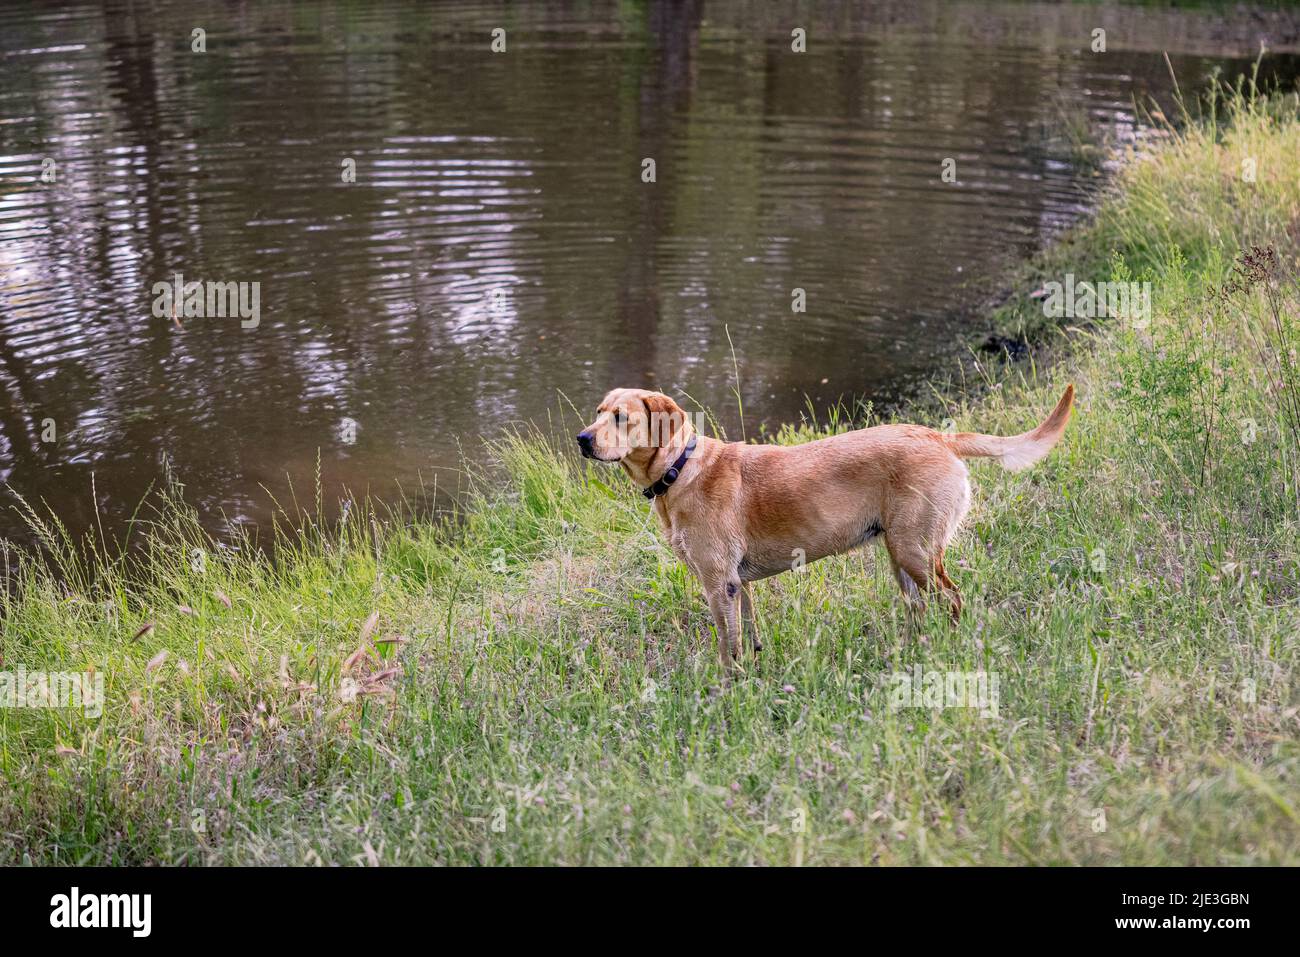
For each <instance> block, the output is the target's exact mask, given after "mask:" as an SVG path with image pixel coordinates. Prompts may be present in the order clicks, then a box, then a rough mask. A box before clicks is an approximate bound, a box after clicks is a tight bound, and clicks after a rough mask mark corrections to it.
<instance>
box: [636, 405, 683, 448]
mask: <svg viewBox="0 0 1300 957" xmlns="http://www.w3.org/2000/svg"><path fill="white" fill-rule="evenodd" d="M641 400H642V401H643V402H644V403H645V408H646V412H647V413H648V414H649V416H650V421H649V423H648V424H649V427H650V444H651V445H652V446H654V447H655V448H662V447H663V446H665V445H667V444H668V442H669V440H670V439H671V438H672V437H673V436H674V435H676V434H677V430H678V429H680V428H681V427H682V420H683V419H684V418H685V416H686V413H685V412H683V411H682V407H681V406H679V405H678V404H677V403H676V402H674V401H673V400H672V399H670V398H668V396H666V395H664V394H663V393H662V392H651V393H650V394H649V395H645V396H642V398H641Z"/></svg>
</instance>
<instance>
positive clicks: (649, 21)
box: [0, 0, 1300, 539]
mask: <svg viewBox="0 0 1300 957" xmlns="http://www.w3.org/2000/svg"><path fill="white" fill-rule="evenodd" d="M810 8H815V11H817V12H809V10H810ZM796 26H797V27H802V28H804V29H805V30H806V31H807V37H808V40H807V44H808V47H807V52H806V53H802V54H796V53H793V52H792V51H791V49H790V44H791V36H790V31H791V29H792V28H793V27H796ZM498 27H500V28H503V29H504V30H505V31H506V34H505V36H506V51H505V52H503V53H494V52H492V50H491V48H490V45H491V31H492V30H493V29H494V28H498ZM1097 27H1102V28H1104V29H1106V31H1107V50H1106V52H1105V53H1104V54H1102V53H1094V52H1092V50H1091V49H1090V44H1091V38H1092V30H1093V29H1094V28H1097ZM195 28H202V29H203V30H204V31H205V42H206V52H202V53H198V52H194V51H193V50H192V31H193V30H194V29H195ZM1261 40H1267V41H1268V42H1269V43H1270V45H1271V46H1272V47H1273V48H1275V49H1279V50H1281V51H1283V52H1282V54H1281V55H1278V56H1274V57H1270V58H1269V59H1268V60H1267V61H1266V66H1267V68H1268V69H1269V70H1274V71H1277V72H1280V73H1281V74H1283V75H1286V76H1294V75H1295V70H1296V66H1295V64H1296V58H1295V57H1294V55H1291V54H1288V53H1287V52H1286V51H1294V50H1296V49H1297V47H1298V46H1300V27H1298V26H1297V18H1296V15H1295V14H1294V13H1289V12H1286V11H1285V10H1282V11H1279V10H1277V9H1274V8H1270V7H1254V8H1252V7H1249V6H1242V5H1236V4H1234V5H1230V6H1227V5H1225V6H1224V7H1223V8H1222V9H1220V8H1218V7H1216V6H1214V5H1209V6H1202V7H1197V8H1194V9H1184V10H1166V9H1162V8H1152V7H1145V6H1135V7H1124V6H1107V5H1096V4H1081V5H1071V4H1061V5H1057V4H1020V3H1005V4H975V3H940V2H929V0H918V2H911V0H908V2H894V3H842V4H841V3H825V4H820V5H808V4H780V3H768V2H752V3H713V2H679V3H654V2H650V3H632V2H618V3H615V2H586V3H574V4H567V3H538V4H501V3H483V2H477V0H467V2H458V3H450V4H433V5H429V4H420V3H402V2H398V3H346V2H294V3H289V2H283V0H269V2H259V3H256V4H233V3H198V2H195V3H188V2H176V3H156V4H155V3H127V2H120V0H119V2H105V3H99V4H67V5H59V4H56V5H51V4H48V3H26V2H17V3H8V4H6V5H5V7H4V8H3V10H2V11H0V480H3V481H5V482H7V483H10V484H11V485H12V486H13V487H14V488H15V489H17V490H18V491H20V492H23V493H25V494H27V495H29V496H32V497H36V498H42V499H44V500H45V501H47V502H48V503H49V504H50V505H51V506H52V507H53V508H54V509H55V510H56V511H57V512H58V513H59V514H60V515H61V516H62V517H63V518H64V519H65V520H66V521H67V522H68V523H69V525H70V526H72V527H73V528H74V529H78V530H81V529H86V528H89V527H91V526H92V525H93V523H94V522H95V521H96V517H95V512H96V506H98V509H99V512H100V521H101V522H102V523H103V525H104V526H105V528H108V529H120V528H121V527H122V524H123V522H124V521H125V520H126V519H127V517H128V516H129V515H130V514H131V512H132V510H133V509H134V507H135V505H136V503H137V502H138V501H139V499H140V497H141V496H142V495H143V494H144V493H145V491H146V489H148V488H149V486H150V485H151V483H156V482H157V481H158V480H159V478H160V476H161V474H162V470H163V462H164V461H168V462H170V464H171V467H172V469H173V470H174V472H175V474H176V475H177V476H178V477H179V478H180V479H181V480H182V481H183V482H184V483H185V485H186V490H187V495H188V497H189V498H190V500H191V501H192V502H194V503H195V504H196V505H197V506H199V507H200V509H201V510H202V513H203V515H204V518H205V520H206V521H207V522H208V523H209V524H210V525H211V526H212V527H213V528H214V529H217V530H221V529H223V528H226V527H228V525H229V523H241V524H245V523H247V524H253V525H259V524H262V523H265V522H266V521H267V520H268V518H269V516H270V515H271V512H272V508H273V505H272V502H273V499H272V495H274V496H276V497H278V498H281V499H284V498H285V497H286V494H287V489H288V486H289V481H290V479H292V481H293V483H294V485H295V486H296V487H297V488H298V489H299V491H300V492H303V491H307V490H309V489H310V487H311V483H312V475H313V473H314V471H315V468H316V462H317V457H318V455H319V459H320V469H321V474H322V477H323V480H324V482H325V488H326V494H327V495H328V496H334V495H337V494H339V493H340V492H341V491H342V489H343V488H345V487H347V488H350V489H352V490H354V491H357V492H362V491H367V490H368V491H370V492H371V493H373V494H376V495H379V496H381V497H391V496H393V495H395V494H397V489H398V487H399V485H400V486H402V487H405V488H406V489H407V490H408V491H414V490H416V489H418V487H419V485H420V482H421V477H423V481H424V483H425V485H426V486H427V485H428V484H430V483H431V482H432V481H433V477H434V476H435V475H439V476H440V478H439V482H440V484H441V485H442V487H444V488H446V487H449V486H450V487H454V486H455V485H456V477H455V474H456V473H455V471H454V469H455V468H456V467H457V466H458V465H459V464H460V462H461V456H462V454H468V455H469V456H470V457H471V458H474V457H481V456H482V455H483V452H484V443H483V441H482V439H483V437H485V436H486V437H490V436H491V435H493V434H495V433H497V432H499V430H501V429H503V428H506V427H510V426H513V425H517V424H519V423H522V422H528V421H531V422H538V423H541V424H543V425H544V426H546V427H554V428H561V427H567V425H572V424H574V423H576V421H577V418H576V416H574V415H573V414H572V413H564V411H563V408H564V407H563V404H562V401H561V398H560V396H561V394H563V395H565V396H568V397H569V398H571V399H572V401H573V402H574V403H576V404H577V405H578V406H579V407H580V408H581V409H582V410H583V412H584V413H585V412H586V411H587V410H588V409H589V408H591V407H593V406H594V404H595V402H596V401H597V400H598V398H599V396H600V395H601V394H602V393H603V392H604V391H605V390H606V389H607V388H609V387H611V386H613V385H635V386H652V387H658V388H662V389H665V390H667V391H670V392H674V393H679V392H684V393H686V394H688V395H690V396H691V397H693V398H694V399H695V400H698V401H699V402H700V403H703V404H704V405H706V406H709V407H711V408H714V409H717V410H719V411H721V412H722V413H723V421H724V422H725V423H727V424H728V425H729V426H730V428H731V429H732V434H733V435H735V434H736V425H737V423H736V421H735V416H734V409H735V400H734V396H733V394H732V390H733V388H734V387H735V384H736V383H735V376H734V374H733V360H732V353H733V348H734V354H735V362H736V366H737V367H738V370H739V379H740V391H741V394H742V396H743V399H744V403H745V407H746V425H747V427H748V430H749V432H750V434H753V432H754V430H755V429H756V427H757V426H758V425H759V424H760V423H763V422H766V423H769V424H775V423H778V422H780V421H783V420H787V419H791V418H794V417H797V416H798V415H799V414H800V412H801V411H803V410H804V409H805V407H806V404H807V403H808V402H811V403H812V404H813V405H814V406H816V407H824V406H826V405H827V404H829V403H831V402H833V401H835V400H837V399H841V398H843V399H855V398H866V399H879V398H884V397H889V396H892V395H894V394H897V392H898V390H899V389H900V388H901V387H902V385H903V384H905V383H906V382H908V381H910V380H912V379H914V378H915V377H918V376H924V375H926V374H928V373H930V372H932V371H933V370H935V369H936V368H937V367H940V366H941V365H942V364H943V363H944V362H950V361H952V357H953V356H954V355H955V354H957V353H958V352H960V351H961V350H963V349H965V348H967V347H968V346H969V345H970V344H971V342H972V341H978V338H979V337H980V336H981V335H982V333H983V332H984V331H986V330H985V329H984V327H983V326H982V325H981V322H982V317H981V315H980V313H979V310H978V309H977V308H976V307H977V306H978V303H979V301H980V296H981V294H982V292H983V291H986V290H987V288H988V286H989V283H990V282H995V281H996V278H997V276H998V275H999V273H1000V272H1001V271H1002V270H1004V269H1005V267H1006V266H1007V264H1009V263H1011V262H1014V261H1015V260H1016V259H1017V258H1019V257H1023V256H1024V255H1026V254H1028V253H1030V252H1032V251H1033V250H1034V249H1036V248H1038V247H1039V246H1041V245H1042V243H1043V242H1044V241H1045V240H1046V239H1048V238H1049V237H1050V236H1051V235H1052V234H1053V233H1054V232H1056V231H1057V230H1059V229H1061V228H1062V227H1063V226H1065V225H1068V224H1069V223H1071V222H1074V221H1075V220H1076V219H1077V218H1078V217H1079V216H1080V215H1082V214H1083V213H1084V212H1085V211H1086V209H1087V207H1088V203H1089V197H1090V194H1091V191H1092V190H1093V189H1094V187H1095V186H1096V184H1097V183H1098V182H1099V181H1100V178H1099V176H1098V170H1097V169H1095V168H1094V166H1093V165H1091V164H1089V163H1086V162H1081V154H1080V152H1079V150H1078V148H1077V146H1078V143H1080V142H1084V141H1088V140H1092V139H1096V138H1098V137H1100V136H1108V137H1111V138H1113V139H1118V140H1121V141H1122V140H1124V139H1127V138H1131V137H1133V136H1134V135H1136V134H1137V133H1138V132H1139V128H1138V124H1139V117H1138V115H1137V113H1136V111H1135V110H1134V108H1133V106H1134V102H1135V100H1137V101H1141V100H1143V99H1145V98H1147V97H1149V96H1155V97H1157V98H1159V99H1161V100H1162V101H1164V102H1168V99H1169V92H1170V80H1169V74H1168V68H1167V66H1166V64H1165V60H1164V56H1163V54H1164V52H1165V51H1168V52H1169V55H1170V58H1171V61H1172V63H1173V66H1174V68H1175V70H1176V72H1177V74H1178V75H1179V77H1180V79H1181V80H1182V82H1183V85H1184V86H1185V87H1187V88H1189V89H1190V88H1194V87H1195V86H1196V85H1197V84H1198V83H1200V82H1201V81H1202V79H1203V78H1204V77H1205V76H1206V75H1207V74H1208V73H1209V72H1210V71H1211V70H1213V69H1216V68H1217V69H1221V70H1223V71H1225V72H1227V73H1229V74H1235V73H1239V72H1240V71H1242V70H1244V69H1247V68H1248V66H1249V64H1250V62H1251V60H1252V59H1253V57H1254V55H1255V54H1256V52H1257V50H1258V47H1259V43H1260V41H1261ZM646 158H652V159H654V161H655V163H656V181H655V182H654V183H646V182H643V180H642V165H643V160H644V159H646ZM945 158H951V159H953V160H954V161H955V163H956V173H957V179H956V182H955V183H945V182H943V181H942V179H941V164H942V162H943V160H944V159H945ZM47 159H52V160H53V161H54V163H55V172H56V179H55V181H54V182H43V181H42V178H41V173H42V169H43V168H44V167H43V162H44V161H45V160H47ZM347 159H351V160H353V161H354V162H355V167H356V181H355V182H354V183H347V182H344V181H343V177H342V165H343V162H344V161H345V160H347ZM177 272H180V273H182V274H183V276H184V277H185V278H186V279H187V280H213V281H221V282H247V283H253V282H256V283H259V284H260V286H259V289H260V317H259V322H258V324H257V327H256V328H251V329H244V328H241V325H240V322H239V320H238V319H230V318H227V319H217V318H202V319H200V318H192V319H183V320H181V321H173V320H172V319H171V318H169V317H167V316H162V317H158V316H155V315H153V314H152V311H151V307H152V304H153V299H154V296H153V293H152V290H151V287H152V286H153V284H154V283H156V282H160V281H170V280H171V279H172V277H173V276H174V274H175V273H177ZM795 289H802V290H804V292H805V294H806V299H807V306H806V312H803V313H795V312H793V311H792V309H791V304H792V291H793V290H795ZM562 414H568V415H569V416H570V419H569V422H568V423H567V425H566V424H565V423H562V422H561V420H560V417H561V415H562ZM51 429H52V435H53V440H52V441H50V440H48V439H50V437H51ZM349 439H352V441H350V442H349V441H348V440H349ZM447 470H450V471H447ZM92 478H93V485H94V488H95V490H96V494H97V499H95V498H92V493H91V489H92ZM3 498H4V502H3V504H4V506H5V508H4V510H3V513H2V514H0V535H3V536H6V537H10V538H19V539H22V538H25V537H26V535H25V532H24V530H23V527H22V523H21V521H20V519H19V517H18V515H17V514H16V513H15V512H14V511H13V510H12V509H10V508H9V507H8V506H9V505H10V504H12V501H13V499H12V498H11V497H10V496H9V495H7V494H6V495H4V496H3Z"/></svg>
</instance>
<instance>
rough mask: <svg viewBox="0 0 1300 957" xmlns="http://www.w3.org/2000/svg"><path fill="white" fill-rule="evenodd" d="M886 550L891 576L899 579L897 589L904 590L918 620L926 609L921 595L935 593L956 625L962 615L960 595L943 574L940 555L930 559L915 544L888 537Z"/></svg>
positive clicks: (905, 598)
mask: <svg viewBox="0 0 1300 957" xmlns="http://www.w3.org/2000/svg"><path fill="white" fill-rule="evenodd" d="M885 547H886V548H887V549H889V560H890V563H891V564H892V565H893V567H894V576H895V577H896V578H897V579H898V587H899V588H901V589H902V591H903V598H904V600H905V601H906V602H907V603H908V609H909V611H915V612H916V614H917V616H918V617H919V616H920V614H922V613H923V612H924V609H925V603H924V600H923V598H922V595H923V594H924V593H927V592H934V591H937V592H939V593H940V594H941V595H942V596H943V598H944V601H946V602H947V603H948V611H949V613H950V614H951V615H952V620H953V621H954V622H956V621H957V620H958V618H959V617H960V616H961V607H962V602H961V593H960V592H958V591H957V586H956V585H954V584H953V582H952V579H950V578H949V577H948V573H947V572H945V571H944V568H943V554H942V553H940V554H939V555H938V556H937V557H931V556H929V555H927V554H926V552H925V549H923V548H922V547H920V546H919V545H917V544H915V543H909V544H901V543H900V542H898V541H897V540H894V541H891V540H890V539H889V538H888V537H886V539H885Z"/></svg>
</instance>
